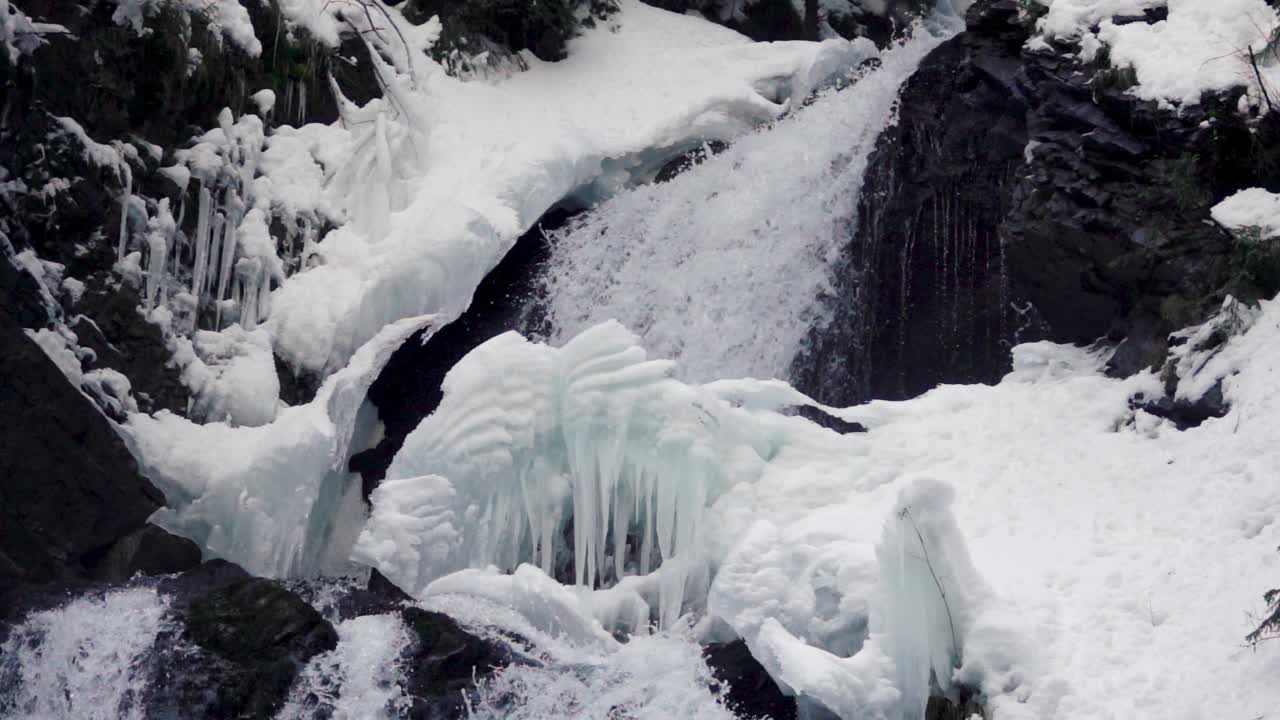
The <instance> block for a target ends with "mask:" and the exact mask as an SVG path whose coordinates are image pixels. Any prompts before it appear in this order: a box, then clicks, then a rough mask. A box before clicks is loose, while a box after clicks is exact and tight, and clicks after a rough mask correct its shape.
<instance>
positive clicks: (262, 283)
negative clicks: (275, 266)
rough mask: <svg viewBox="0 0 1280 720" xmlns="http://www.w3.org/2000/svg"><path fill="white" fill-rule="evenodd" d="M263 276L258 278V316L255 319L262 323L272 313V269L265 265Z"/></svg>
mask: <svg viewBox="0 0 1280 720" xmlns="http://www.w3.org/2000/svg"><path fill="white" fill-rule="evenodd" d="M261 273H262V275H261V277H260V278H259V279H258V302H257V307H258V317H257V318H255V319H254V323H255V324H257V323H260V322H262V321H263V320H265V319H266V317H267V315H269V314H271V271H270V270H268V269H267V267H266V265H263V267H262V270H261Z"/></svg>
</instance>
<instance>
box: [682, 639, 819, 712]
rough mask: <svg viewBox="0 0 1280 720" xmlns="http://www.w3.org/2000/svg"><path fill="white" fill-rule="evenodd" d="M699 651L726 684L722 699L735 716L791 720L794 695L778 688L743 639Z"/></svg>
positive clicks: (714, 673) (713, 671)
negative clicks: (788, 694)
mask: <svg viewBox="0 0 1280 720" xmlns="http://www.w3.org/2000/svg"><path fill="white" fill-rule="evenodd" d="M702 655H703V657H704V658H705V659H706V661H707V667H708V668H710V669H711V674H712V675H713V676H714V677H715V678H716V680H717V681H718V682H720V683H723V684H724V685H726V686H727V687H726V689H725V700H726V702H727V704H728V705H729V708H730V709H731V710H733V712H734V713H735V714H737V715H738V716H739V717H748V718H769V720H795V718H796V700H795V698H793V697H788V696H787V695H785V694H784V693H783V692H782V689H781V688H779V687H778V684H777V683H775V682H774V681H773V678H772V677H770V676H769V673H768V671H766V670H765V669H764V666H763V665H761V664H760V661H759V660H756V659H755V657H753V656H752V655H751V650H749V649H748V648H747V643H746V641H745V640H734V641H733V642H728V643H719V644H715V645H708V646H707V647H706V648H704V649H703V652H702Z"/></svg>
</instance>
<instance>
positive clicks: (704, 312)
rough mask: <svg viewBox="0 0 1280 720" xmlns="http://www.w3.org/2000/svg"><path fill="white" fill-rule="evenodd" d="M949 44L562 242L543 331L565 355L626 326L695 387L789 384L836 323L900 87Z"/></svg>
mask: <svg viewBox="0 0 1280 720" xmlns="http://www.w3.org/2000/svg"><path fill="white" fill-rule="evenodd" d="M941 41H942V38H941V37H939V36H935V35H933V34H932V33H930V32H926V31H924V30H923V29H919V31H917V32H916V33H914V35H913V37H912V38H910V39H909V40H906V41H905V42H903V43H901V44H899V45H897V46H895V47H893V48H890V49H888V50H886V51H885V52H884V53H883V54H882V57H881V62H880V65H879V66H877V67H873V68H871V69H869V70H867V71H866V72H864V73H863V74H862V75H861V76H860V77H858V78H856V79H855V81H854V82H853V84H852V86H851V87H848V88H846V89H844V90H842V91H838V92H834V91H833V92H828V93H827V94H825V95H823V96H821V97H819V98H817V99H816V100H815V101H814V102H812V103H811V104H810V105H808V106H807V107H804V108H802V109H800V110H799V111H797V112H795V113H793V114H792V115H790V116H788V117H786V118H784V119H783V120H781V121H779V122H777V123H776V124H775V125H773V126H771V127H767V128H764V129H762V130H760V131H758V132H757V133H755V134H753V135H750V136H748V137H746V138H743V139H742V140H740V141H738V142H736V143H735V144H734V145H732V146H731V147H729V148H728V149H727V150H725V151H724V152H722V153H720V154H718V155H715V156H713V157H709V158H707V159H705V160H704V161H703V162H701V163H700V164H697V165H695V166H693V167H691V168H689V169H688V170H686V171H685V172H683V173H681V174H679V175H677V176H676V177H675V178H673V179H672V180H670V181H668V182H665V183H660V184H655V185H647V186H643V187H639V188H636V189H634V190H630V191H628V192H624V193H622V194H620V195H618V196H615V197H614V198H612V199H610V200H609V201H607V202H605V203H603V204H601V205H600V206H598V207H597V208H595V209H593V210H592V211H590V212H588V213H586V214H585V215H584V216H581V217H580V218H578V219H577V220H576V221H574V222H572V223H571V224H570V225H569V226H568V227H567V228H565V229H563V230H561V231H558V232H556V233H553V235H552V249H551V256H550V258H549V261H548V265H547V270H546V274H545V277H544V280H543V285H544V290H545V293H544V294H545V296H546V304H547V307H546V318H545V321H546V324H547V326H546V327H545V328H538V330H542V331H545V332H546V333H548V334H549V335H550V339H551V340H552V341H553V342H554V343H557V344H558V343H560V342H563V341H564V340H566V339H567V338H570V337H573V336H574V335H575V334H577V333H578V332H579V331H581V330H582V329H584V328H586V327H590V326H592V325H594V324H596V323H599V322H601V321H603V320H606V319H609V318H616V319H618V320H620V321H621V322H622V323H623V325H625V326H627V327H628V328H630V329H631V330H633V331H635V332H637V333H639V334H640V335H641V337H642V338H643V341H644V344H645V346H646V347H647V348H648V349H649V351H650V352H652V353H653V354H654V355H655V356H657V357H665V358H671V359H673V360H676V361H678V363H679V366H680V368H681V372H682V374H683V376H684V377H685V378H687V379H690V380H703V381H705V380H711V379H714V378H718V377H741V376H750V377H762V378H768V377H776V378H782V379H787V377H788V374H789V369H790V367H791V365H792V362H793V360H794V359H795V357H796V355H797V353H798V352H799V351H800V349H801V348H802V346H803V344H804V342H805V337H806V334H807V333H808V331H809V330H810V328H813V327H815V326H816V327H821V326H822V325H824V324H825V323H827V322H829V321H830V317H829V315H830V311H829V310H827V309H826V308H825V307H824V305H823V303H822V298H823V297H824V296H826V295H830V294H831V293H832V292H833V286H832V273H833V270H834V268H835V266H836V265H837V262H838V260H839V258H840V255H841V253H842V251H843V250H844V249H845V247H846V246H848V245H849V244H850V242H851V241H853V240H854V233H855V228H856V227H857V224H858V223H857V212H858V198H859V195H860V192H861V189H862V183H863V174H864V172H865V171H866V169H867V163H868V159H869V157H870V155H871V152H872V150H873V149H874V147H875V144H876V139H877V138H878V137H879V135H880V133H881V131H882V130H883V129H884V128H885V127H886V126H887V125H889V124H890V123H892V122H893V121H894V119H895V107H896V100H897V96H898V90H899V88H900V86H901V85H902V84H903V83H904V82H905V81H906V79H907V78H908V77H910V75H911V74H912V72H914V70H915V68H916V66H917V65H918V64H919V62H920V61H921V60H922V59H923V58H924V56H925V55H926V54H927V53H928V52H929V51H930V50H931V49H932V48H934V47H936V46H937V45H938V44H939V43H940V42H941Z"/></svg>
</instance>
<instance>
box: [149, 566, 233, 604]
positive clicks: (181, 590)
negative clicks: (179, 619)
mask: <svg viewBox="0 0 1280 720" xmlns="http://www.w3.org/2000/svg"><path fill="white" fill-rule="evenodd" d="M249 578H250V575H249V573H247V572H245V570H244V568H242V567H240V566H239V565H236V564H235V563H233V562H228V561H226V560H222V559H220V558H215V559H213V560H209V561H207V562H204V563H201V564H200V565H198V566H196V567H194V568H191V569H190V570H187V571H185V572H183V573H181V574H179V575H176V576H174V577H170V578H163V579H161V580H160V582H159V583H158V584H157V588H158V589H159V590H160V591H161V592H163V593H166V594H168V595H172V596H173V597H174V598H175V602H176V603H177V604H179V605H181V606H184V607H185V606H187V605H190V604H191V602H192V601H194V600H195V599H196V598H199V597H202V596H205V595H208V594H209V593H212V592H214V591H216V590H221V589H222V588H225V587H227V586H229V585H232V584H234V583H238V582H241V581H243V580H248V579H249Z"/></svg>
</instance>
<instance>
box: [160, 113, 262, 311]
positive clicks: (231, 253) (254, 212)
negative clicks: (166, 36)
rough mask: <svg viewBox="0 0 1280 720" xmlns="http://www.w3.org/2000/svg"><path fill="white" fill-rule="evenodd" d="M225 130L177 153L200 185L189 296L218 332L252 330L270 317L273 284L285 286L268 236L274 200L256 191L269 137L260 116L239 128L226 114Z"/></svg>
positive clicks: (221, 122)
mask: <svg viewBox="0 0 1280 720" xmlns="http://www.w3.org/2000/svg"><path fill="white" fill-rule="evenodd" d="M218 124H219V127H218V128H217V129H215V130H211V131H209V132H207V133H205V135H204V136H203V137H201V138H200V141H199V142H198V143H197V144H196V145H195V146H194V147H192V148H190V149H188V150H182V151H179V153H178V160H179V161H180V162H182V163H183V164H184V165H185V166H186V167H187V168H188V169H189V170H190V173H191V176H192V177H193V178H194V179H195V180H196V181H197V183H198V185H199V189H198V190H197V192H196V197H197V215H196V227H195V235H194V237H192V238H191V245H192V249H191V252H190V254H189V257H190V258H191V273H190V277H191V284H190V287H189V289H188V292H189V294H190V295H191V297H192V298H194V299H195V305H196V308H195V309H196V314H197V317H198V315H199V312H200V310H201V309H202V308H211V309H212V311H213V316H214V320H213V325H214V328H215V329H220V328H222V327H224V326H225V325H226V324H227V323H228V322H231V321H232V319H233V318H234V319H238V321H239V323H240V324H241V325H242V326H243V327H244V328H245V329H247V330H252V329H253V328H255V327H256V326H257V325H258V323H259V322H261V321H262V320H263V319H264V318H265V317H266V315H267V313H268V312H269V310H270V303H269V296H270V292H271V284H272V282H275V283H277V284H278V283H280V282H283V280H284V263H283V262H282V261H281V260H280V258H279V256H278V254H277V253H276V248H275V242H274V240H272V238H271V234H270V231H269V228H268V223H269V220H268V215H267V211H268V210H269V209H270V208H269V204H268V203H269V200H268V199H266V198H261V199H259V198H258V197H257V193H256V192H255V185H254V178H255V176H256V175H257V173H258V167H259V163H260V160H261V157H262V151H263V144H264V142H265V136H264V130H263V125H262V120H261V119H260V118H258V117H257V116H256V115H245V116H243V117H241V118H240V119H239V120H238V121H236V120H235V119H234V118H233V117H232V114H231V111H230V110H229V109H224V110H223V111H222V113H221V114H220V115H219V117H218ZM261 205H267V207H265V208H264V207H261ZM152 264H153V265H154V263H152Z"/></svg>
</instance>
